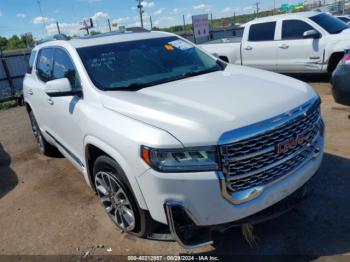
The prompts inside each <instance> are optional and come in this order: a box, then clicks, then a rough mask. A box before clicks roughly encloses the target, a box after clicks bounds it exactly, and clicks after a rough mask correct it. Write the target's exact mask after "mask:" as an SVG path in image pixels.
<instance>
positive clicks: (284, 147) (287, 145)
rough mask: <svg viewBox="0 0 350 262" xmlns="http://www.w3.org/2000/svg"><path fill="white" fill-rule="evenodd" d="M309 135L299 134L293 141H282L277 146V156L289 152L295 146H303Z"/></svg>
mask: <svg viewBox="0 0 350 262" xmlns="http://www.w3.org/2000/svg"><path fill="white" fill-rule="evenodd" d="M308 138H309V134H308V135H306V134H300V135H298V136H297V137H296V138H295V139H290V140H287V141H284V142H282V143H280V144H278V145H277V154H284V153H287V152H288V151H289V150H291V149H293V148H295V147H296V146H297V145H300V144H303V143H304V142H305V141H306V140H308Z"/></svg>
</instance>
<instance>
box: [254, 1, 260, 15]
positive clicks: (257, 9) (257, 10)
mask: <svg viewBox="0 0 350 262" xmlns="http://www.w3.org/2000/svg"><path fill="white" fill-rule="evenodd" d="M259 5H260V3H259V2H256V3H255V6H256V16H258V14H259V10H260V8H259Z"/></svg>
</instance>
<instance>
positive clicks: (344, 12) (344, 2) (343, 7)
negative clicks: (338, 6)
mask: <svg viewBox="0 0 350 262" xmlns="http://www.w3.org/2000/svg"><path fill="white" fill-rule="evenodd" d="M342 14H345V0H343V12H342Z"/></svg>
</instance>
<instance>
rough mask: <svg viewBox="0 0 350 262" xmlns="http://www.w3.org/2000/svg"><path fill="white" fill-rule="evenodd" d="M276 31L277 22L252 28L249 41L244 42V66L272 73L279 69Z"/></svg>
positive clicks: (256, 25)
mask: <svg viewBox="0 0 350 262" xmlns="http://www.w3.org/2000/svg"><path fill="white" fill-rule="evenodd" d="M275 30H276V22H268V23H259V24H253V25H251V26H250V28H249V35H248V39H246V41H243V42H242V50H241V52H242V61H243V65H246V66H252V67H257V68H261V69H266V70H271V71H275V70H276V69H277V49H276V43H275V41H274V39H275Z"/></svg>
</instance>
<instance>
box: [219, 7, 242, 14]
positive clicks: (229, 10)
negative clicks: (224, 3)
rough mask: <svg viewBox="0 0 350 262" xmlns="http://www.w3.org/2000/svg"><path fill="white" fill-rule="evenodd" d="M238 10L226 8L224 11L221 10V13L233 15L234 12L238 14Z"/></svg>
mask: <svg viewBox="0 0 350 262" xmlns="http://www.w3.org/2000/svg"><path fill="white" fill-rule="evenodd" d="M239 10H240V9H239V8H231V7H226V8H225V9H223V10H222V11H221V13H232V14H233V13H234V12H238V11H239Z"/></svg>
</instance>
